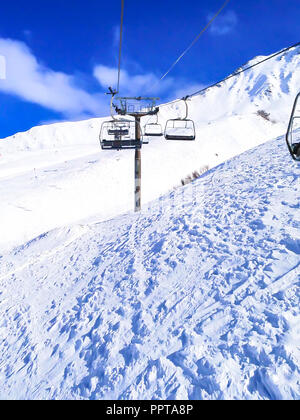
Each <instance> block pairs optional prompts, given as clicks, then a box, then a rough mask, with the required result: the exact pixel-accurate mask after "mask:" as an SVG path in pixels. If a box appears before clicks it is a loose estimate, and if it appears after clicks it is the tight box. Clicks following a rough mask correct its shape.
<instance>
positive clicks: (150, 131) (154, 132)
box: [144, 123, 163, 137]
mask: <svg viewBox="0 0 300 420" xmlns="http://www.w3.org/2000/svg"><path fill="white" fill-rule="evenodd" d="M144 134H145V136H146V137H161V136H163V129H162V126H161V125H160V124H158V123H150V124H146V125H145V127H144Z"/></svg>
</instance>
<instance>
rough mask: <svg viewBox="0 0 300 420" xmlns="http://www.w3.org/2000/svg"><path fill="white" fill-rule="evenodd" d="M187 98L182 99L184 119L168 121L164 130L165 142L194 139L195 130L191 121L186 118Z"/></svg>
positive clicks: (187, 111)
mask: <svg viewBox="0 0 300 420" xmlns="http://www.w3.org/2000/svg"><path fill="white" fill-rule="evenodd" d="M187 99H188V97H187V96H186V97H185V98H182V101H183V102H184V104H185V117H184V118H174V119H172V120H168V121H167V123H166V128H165V139H166V140H183V141H191V140H195V139H196V130H195V124H194V121H193V120H190V119H189V118H188V113H189V108H188V104H187Z"/></svg>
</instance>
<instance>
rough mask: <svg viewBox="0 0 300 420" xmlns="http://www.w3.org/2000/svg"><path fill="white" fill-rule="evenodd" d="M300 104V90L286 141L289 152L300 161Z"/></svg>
mask: <svg viewBox="0 0 300 420" xmlns="http://www.w3.org/2000/svg"><path fill="white" fill-rule="evenodd" d="M298 103H299V104H298ZM299 105H300V92H299V93H298V95H297V96H296V99H295V102H294V106H293V110H292V114H291V118H290V122H289V126H288V131H287V134H286V143H287V146H288V149H289V152H290V154H291V156H292V158H293V159H294V160H296V161H300V107H299ZM297 106H298V108H297Z"/></svg>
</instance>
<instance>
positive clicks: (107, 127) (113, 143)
mask: <svg viewBox="0 0 300 420" xmlns="http://www.w3.org/2000/svg"><path fill="white" fill-rule="evenodd" d="M135 124H136V123H135V121H133V120H124V119H122V120H121V119H120V120H117V119H113V120H111V121H105V122H104V123H102V126H101V131H100V144H101V148H102V150H121V149H122V150H123V149H141V147H142V144H143V139H142V134H141V139H140V140H137V139H136V126H135Z"/></svg>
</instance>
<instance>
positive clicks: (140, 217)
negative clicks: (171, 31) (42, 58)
mask: <svg viewBox="0 0 300 420" xmlns="http://www.w3.org/2000/svg"><path fill="white" fill-rule="evenodd" d="M261 58H262V57H257V58H256V59H254V60H253V62H256V61H257V60H260V59H261ZM251 63H252V62H250V63H248V64H247V66H248V65H249V64H251ZM299 69H300V47H298V48H294V49H293V50H291V51H289V52H288V53H286V54H284V55H282V56H280V57H278V58H276V59H275V60H272V61H269V62H266V63H264V64H262V65H261V66H258V67H255V68H254V69H252V70H251V71H247V72H246V73H244V74H241V75H239V76H238V77H237V78H233V79H230V80H228V81H227V82H226V83H224V84H222V85H220V86H219V87H217V88H214V89H210V90H209V91H207V92H206V93H205V94H203V95H198V96H195V97H193V98H192V99H191V100H190V102H189V109H190V117H191V118H193V119H194V120H195V124H196V130H197V140H196V141H195V142H188V144H186V143H181V142H172V141H170V142H167V141H165V140H163V139H159V138H151V139H149V140H150V143H149V144H148V145H145V146H144V147H143V150H142V202H143V210H142V212H141V213H140V214H134V213H133V212H132V208H133V202H134V195H133V190H134V185H133V184H134V182H133V152H132V151H122V152H102V151H101V150H100V147H99V143H98V135H99V131H100V125H101V122H102V121H103V120H101V119H93V120H89V121H81V122H76V123H59V124H51V125H48V126H40V127H35V128H32V129H31V130H29V131H28V132H26V133H18V134H16V135H14V136H11V137H9V138H7V139H2V140H0V196H1V200H0V314H1V317H0V398H2V399H299V398H300V385H299V384H300V382H299V381H300V380H299V361H300V348H299V343H300V328H299V325H300V324H299V321H300V314H299V279H300V237H299V227H300V214H299V207H300V201H299V197H300V194H299V192H300V191H299V190H300V182H299V180H300V179H299V178H300V166H299V165H298V166H297V164H295V163H294V162H292V160H291V158H290V156H289V155H288V151H287V148H286V145H285V141H284V138H283V136H282V135H283V134H284V133H285V131H286V128H287V121H288V117H289V113H290V111H291V107H292V104H293V101H294V98H295V96H296V93H297V92H298V90H299V86H300V72H299ZM183 108H184V107H183V106H182V104H181V103H180V102H175V103H170V104H167V105H166V106H163V107H161V111H160V114H159V122H160V123H161V124H162V125H164V124H165V122H166V120H167V119H168V118H174V117H176V116H180V115H181V113H182V112H183V110H184V109H183ZM147 120H148V119H145V120H144V122H143V123H146V122H147ZM150 121H151V120H150ZM150 121H149V122H150ZM241 153H242V154H241ZM208 169H209V170H208ZM193 171H198V172H199V173H201V172H204V171H207V172H206V173H204V175H203V176H202V177H201V178H199V179H197V180H196V181H194V182H193V183H191V184H189V185H186V186H185V187H181V181H182V179H185V178H186V177H187V176H188V175H189V174H191V173H192V172H193Z"/></svg>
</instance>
